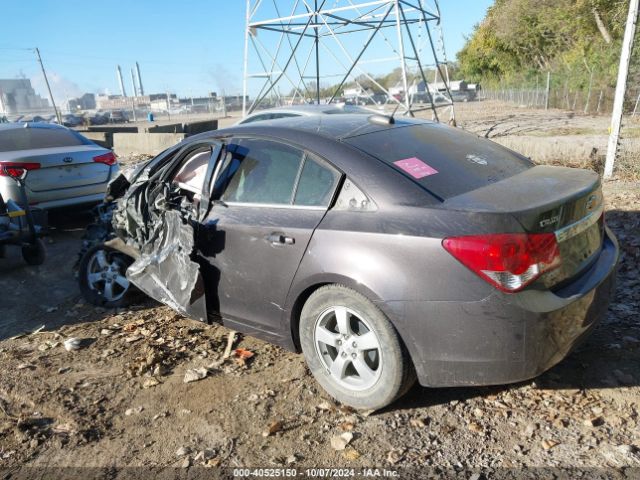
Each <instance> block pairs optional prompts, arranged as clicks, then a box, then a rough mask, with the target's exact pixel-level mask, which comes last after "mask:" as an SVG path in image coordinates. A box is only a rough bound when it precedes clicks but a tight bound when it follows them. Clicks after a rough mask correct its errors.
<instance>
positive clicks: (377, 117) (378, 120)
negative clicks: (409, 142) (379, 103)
mask: <svg viewBox="0 0 640 480" xmlns="http://www.w3.org/2000/svg"><path fill="white" fill-rule="evenodd" d="M399 107H400V104H399V103H398V105H397V106H396V108H395V109H394V110H393V112H392V113H391V115H390V116H388V115H383V114H381V113H374V114H373V115H371V116H370V117H369V121H370V122H371V123H375V124H377V125H393V124H394V123H396V120H395V119H394V118H393V116H394V115H395V114H396V112H397V111H398V108H399Z"/></svg>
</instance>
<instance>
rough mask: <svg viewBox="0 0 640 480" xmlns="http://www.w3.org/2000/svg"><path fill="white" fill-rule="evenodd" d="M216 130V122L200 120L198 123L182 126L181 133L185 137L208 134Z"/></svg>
mask: <svg viewBox="0 0 640 480" xmlns="http://www.w3.org/2000/svg"><path fill="white" fill-rule="evenodd" d="M217 129H218V120H217V119H215V120H202V121H200V122H189V123H183V124H182V131H183V132H184V133H186V134H187V135H195V134H197V133H202V132H209V131H211V130H217Z"/></svg>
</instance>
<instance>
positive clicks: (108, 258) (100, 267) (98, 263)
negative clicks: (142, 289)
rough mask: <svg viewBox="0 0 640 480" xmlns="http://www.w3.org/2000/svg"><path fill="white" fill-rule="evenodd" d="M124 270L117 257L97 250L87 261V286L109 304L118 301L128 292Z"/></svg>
mask: <svg viewBox="0 0 640 480" xmlns="http://www.w3.org/2000/svg"><path fill="white" fill-rule="evenodd" d="M126 270H127V266H126V265H125V262H124V261H123V260H122V258H120V256H119V255H117V254H113V253H108V252H106V251H105V250H98V251H96V252H95V253H94V254H93V256H92V257H91V259H90V260H89V266H88V269H87V284H88V285H89V288H90V289H91V290H93V291H95V292H97V293H98V294H100V295H101V296H102V297H103V298H104V299H105V300H107V301H109V302H114V301H117V300H120V299H121V298H122V297H123V296H124V295H125V293H127V290H129V285H130V283H129V280H128V279H127V277H126V276H125V272H126Z"/></svg>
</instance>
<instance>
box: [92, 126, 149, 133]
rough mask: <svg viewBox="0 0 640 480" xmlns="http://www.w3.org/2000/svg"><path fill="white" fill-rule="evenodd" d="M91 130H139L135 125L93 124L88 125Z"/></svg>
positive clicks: (113, 131)
mask: <svg viewBox="0 0 640 480" xmlns="http://www.w3.org/2000/svg"><path fill="white" fill-rule="evenodd" d="M87 129H88V130H89V131H91V132H111V133H136V132H138V131H139V129H138V127H137V126H135V125H92V126H90V127H87Z"/></svg>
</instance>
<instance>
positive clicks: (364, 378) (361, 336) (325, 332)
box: [313, 306, 383, 390]
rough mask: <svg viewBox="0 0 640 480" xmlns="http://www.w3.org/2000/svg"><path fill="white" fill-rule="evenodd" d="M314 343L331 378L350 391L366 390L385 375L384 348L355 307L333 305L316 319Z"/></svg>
mask: <svg viewBox="0 0 640 480" xmlns="http://www.w3.org/2000/svg"><path fill="white" fill-rule="evenodd" d="M313 343H314V345H315V348H316V352H317V354H318V356H319V358H320V359H321V361H322V363H323V364H324V367H325V368H326V369H327V371H328V373H329V375H330V376H331V378H332V379H333V380H334V381H335V382H336V383H338V384H339V385H340V386H342V387H345V388H348V389H349V390H367V389H368V388H371V387H372V386H373V385H375V383H376V382H377V381H378V379H379V378H380V375H381V374H382V366H383V364H382V360H383V359H382V348H381V346H380V340H379V338H378V336H377V335H376V333H375V331H374V330H373V328H372V327H371V325H370V323H369V322H368V321H367V320H366V318H365V317H364V316H363V315H360V314H359V313H357V312H355V311H354V310H352V309H350V308H347V307H343V306H333V307H330V308H328V309H326V310H324V311H323V312H322V313H321V314H320V315H318V318H317V319H316V322H315V327H314V332H313Z"/></svg>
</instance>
